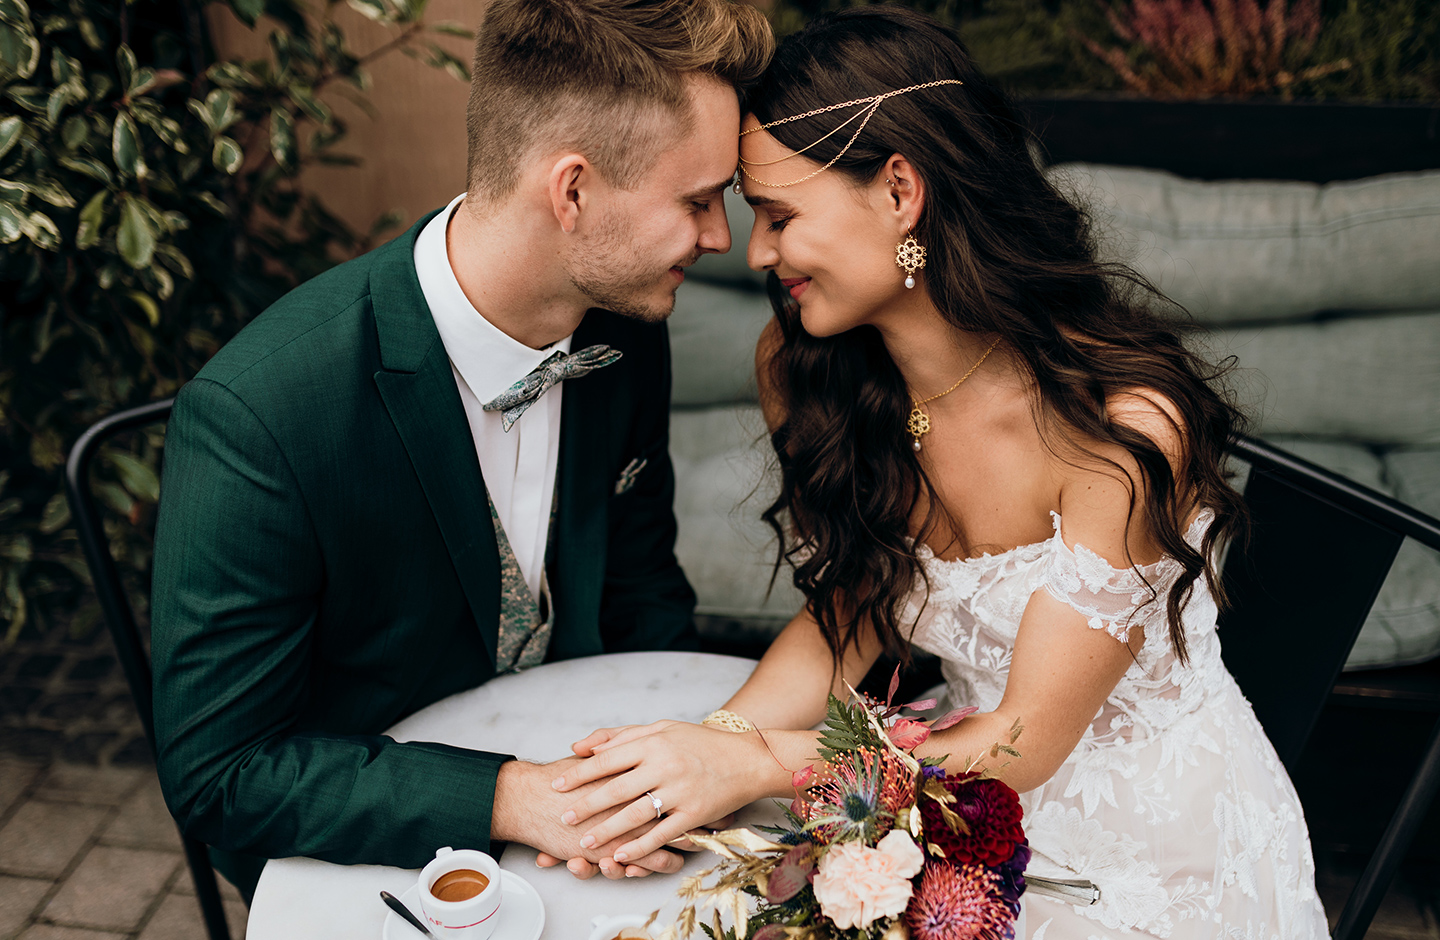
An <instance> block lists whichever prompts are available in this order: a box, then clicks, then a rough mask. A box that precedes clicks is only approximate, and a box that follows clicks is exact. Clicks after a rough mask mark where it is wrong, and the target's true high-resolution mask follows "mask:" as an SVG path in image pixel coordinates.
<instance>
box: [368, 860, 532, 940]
mask: <svg viewBox="0 0 1440 940" xmlns="http://www.w3.org/2000/svg"><path fill="white" fill-rule="evenodd" d="M500 890H501V892H502V898H501V901H500V922H499V923H497V924H496V925H495V934H494V935H493V936H492V937H491V938H490V940H540V931H542V930H544V929H545V905H544V904H543V903H541V901H540V895H539V894H537V893H536V892H535V889H534V888H533V887H531V886H530V882H528V881H526V880H525V879H524V878H521V877H520V876H519V875H517V874H515V873H514V872H513V871H505V870H504V869H501V870H500ZM400 902H401V903H402V904H404V905H405V906H406V907H408V908H410V913H412V914H414V915H415V916H416V917H417V918H419V920H420V921H421V922H424V920H425V918H424V917H422V916H421V914H420V886H419V885H418V884H415V885H411V886H410V890H409V891H406V892H405V893H404V894H402V895H400ZM380 936H381V938H382V940H423V936H422V934H421V933H420V931H418V930H416V929H415V928H414V927H412V926H411V925H409V924H407V923H405V922H404V921H403V920H401V919H400V915H398V914H396V913H395V912H394V911H391V912H389V913H388V914H386V915H385V929H384V930H382V931H381V932H380Z"/></svg>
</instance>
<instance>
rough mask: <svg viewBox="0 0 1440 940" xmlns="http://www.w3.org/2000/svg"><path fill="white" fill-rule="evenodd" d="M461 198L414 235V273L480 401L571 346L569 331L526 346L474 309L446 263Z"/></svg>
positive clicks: (453, 357)
mask: <svg viewBox="0 0 1440 940" xmlns="http://www.w3.org/2000/svg"><path fill="white" fill-rule="evenodd" d="M464 198H465V194H464V193H461V194H460V195H458V196H456V197H455V198H454V199H452V200H450V204H449V205H447V206H446V207H445V208H444V209H443V210H442V211H441V212H440V213H439V214H438V215H436V216H435V217H434V218H433V219H431V220H430V221H429V222H428V223H426V225H425V228H423V229H422V230H421V231H420V235H419V237H418V238H416V240H415V274H416V276H417V277H418V278H419V280H420V290H421V292H422V293H423V294H424V295H425V303H426V304H428V305H429V307H430V315H431V316H432V317H433V318H434V319H435V329H436V330H437V331H438V332H439V333H440V341H441V342H442V343H444V344H445V352H446V354H447V355H448V356H449V357H450V363H451V364H452V365H453V366H454V367H455V371H457V372H459V373H460V377H461V378H462V379H464V380H465V384H466V385H468V386H470V391H471V392H473V393H474V394H475V397H476V398H477V399H479V401H480V402H481V403H482V404H483V403H484V402H487V401H490V400H491V399H492V398H494V397H495V396H496V395H499V394H500V393H501V392H503V391H505V390H506V389H507V388H509V387H510V386H512V385H514V384H515V383H516V382H518V381H520V380H521V379H522V378H524V377H525V376H526V375H528V374H530V372H531V371H533V370H534V368H535V367H536V366H538V365H539V364H540V363H542V362H544V361H545V360H546V359H548V358H550V357H551V356H552V355H554V354H555V352H556V351H557V350H558V351H560V352H569V351H570V342H571V340H572V339H573V338H574V334H573V333H572V334H571V335H570V336H567V337H565V338H564V339H562V340H560V341H559V342H558V343H555V344H553V345H551V346H549V347H548V348H546V349H531V348H530V347H529V346H526V345H525V344H524V343H521V342H520V341H518V340H516V339H514V338H513V337H511V336H509V335H507V334H506V333H505V332H503V331H502V330H501V329H499V328H498V327H497V326H495V325H494V324H493V323H491V322H490V321H489V320H487V319H485V316H484V314H482V313H480V311H478V310H476V309H475V306H474V304H472V303H470V299H469V298H468V297H466V296H465V292H464V291H463V290H461V289H460V282H459V281H458V280H457V279H456V278H455V270H454V268H452V267H451V266H450V255H449V252H448V251H447V250H446V243H445V233H446V229H447V228H448V226H449V224H450V217H451V215H453V214H454V212H455V209H456V208H457V207H458V206H459V205H460V203H461V201H462V200H463V199H464Z"/></svg>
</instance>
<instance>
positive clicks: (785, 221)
mask: <svg viewBox="0 0 1440 940" xmlns="http://www.w3.org/2000/svg"><path fill="white" fill-rule="evenodd" d="M794 218H795V216H794V215H782V216H780V217H779V218H775V219H771V220H770V222H769V223H768V224H767V226H766V227H767V228H769V229H770V231H772V232H783V231H784V230H785V226H787V225H789V224H790V222H791V221H792V220H793V219H794Z"/></svg>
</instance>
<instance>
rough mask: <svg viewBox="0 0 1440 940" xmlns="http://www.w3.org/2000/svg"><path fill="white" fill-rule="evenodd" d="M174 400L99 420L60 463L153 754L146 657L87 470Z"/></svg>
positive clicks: (162, 416) (165, 414)
mask: <svg viewBox="0 0 1440 940" xmlns="http://www.w3.org/2000/svg"><path fill="white" fill-rule="evenodd" d="M174 404H175V399H173V398H166V399H164V400H162V401H157V402H151V403H150V404H148V405H141V406H140V407H138V408H131V409H130V410H128V411H121V412H118V413H116V414H113V415H111V416H110V417H108V418H104V419H102V420H100V421H98V422H96V423H95V424H94V425H92V426H91V427H90V428H88V429H87V430H86V431H85V433H84V434H82V435H80V439H79V440H77V441H76V442H75V446H74V447H72V448H71V449H70V457H69V459H68V460H67V461H66V463H65V495H66V498H67V499H68V500H69V501H70V514H71V516H72V517H73V518H74V520H75V534H76V536H77V537H78V538H79V540H80V549H81V551H83V552H84V553H85V563H86V564H87V565H88V566H89V568H90V578H91V580H92V581H93V582H94V583H95V595H96V597H97V598H98V599H99V601H100V610H101V612H102V613H103V614H104V618H105V624H106V626H107V627H109V628H110V635H111V637H112V638H113V639H114V640H115V653H116V656H117V658H118V659H119V660H120V666H121V668H122V669H124V670H125V678H126V680H127V681H128V682H129V683H130V693H131V694H132V695H133V696H134V697H135V707H136V709H137V710H138V711H139V712H140V722H141V724H142V725H144V727H145V739H146V740H147V741H149V742H150V749H151V751H152V752H153V751H154V750H155V725H154V720H153V714H152V713H153V711H154V700H153V696H152V692H151V688H150V682H151V676H150V657H149V654H148V653H147V652H146V650H145V643H144V640H143V639H142V638H141V636H140V629H139V627H138V626H137V625H136V623H135V611H134V609H133V608H132V607H131V606H130V599H129V598H128V597H127V596H126V594H125V585H124V583H123V582H122V581H121V579H120V571H119V569H118V568H116V566H115V559H114V558H113V557H111V555H110V545H109V541H108V540H107V539H106V538H105V528H104V526H103V524H102V522H101V519H100V512H99V508H98V507H97V506H96V505H95V496H94V494H93V493H91V492H90V465H91V463H93V462H94V460H95V455H96V454H98V453H99V452H100V448H101V446H102V445H104V444H105V442H107V441H109V440H110V439H111V438H113V437H115V436H116V435H117V434H120V433H122V432H124V431H129V430H133V429H134V428H139V427H144V426H145V425H147V424H158V423H160V422H163V421H165V420H166V419H167V418H169V417H170V409H171V408H172V407H173V406H174Z"/></svg>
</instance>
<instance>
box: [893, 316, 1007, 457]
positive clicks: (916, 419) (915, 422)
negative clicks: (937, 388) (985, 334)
mask: <svg viewBox="0 0 1440 940" xmlns="http://www.w3.org/2000/svg"><path fill="white" fill-rule="evenodd" d="M999 345H1000V340H999V339H998V338H997V339H996V340H995V342H993V343H991V344H990V348H989V349H987V350H985V352H984V353H983V354H982V355H981V356H980V358H979V359H976V360H975V364H974V365H973V366H971V367H970V371H969V372H966V373H965V374H964V375H962V376H960V378H959V380H958V381H957V382H956V383H955V384H954V385H952V386H950V387H949V388H947V389H945V391H943V392H941V393H940V394H938V395H931V396H930V397H929V398H912V399H910V400H911V401H912V402H914V403H915V407H914V408H912V409H910V419H909V420H908V421H906V422H905V433H907V434H909V435H910V436H911V437H913V438H914V441H912V442H911V444H910V446H911V447H913V448H914V449H915V451H916V452H917V453H918V452H919V451H920V438H922V437H924V436H925V435H926V434H929V433H930V416H929V415H928V414H926V413H925V408H924V405H925V404H926V402H932V401H934V400H935V399H937V398H944V397H945V396H946V395H949V394H950V393H951V392H953V391H955V389H957V388H959V387H960V386H961V384H962V383H963V382H964V381H965V380H966V379H968V378H970V376H972V375H974V374H975V370H976V369H978V368H980V366H981V364H982V363H984V362H985V360H986V359H988V358H989V357H990V354H991V353H992V352H994V351H995V347H996V346H999Z"/></svg>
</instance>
